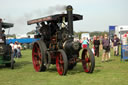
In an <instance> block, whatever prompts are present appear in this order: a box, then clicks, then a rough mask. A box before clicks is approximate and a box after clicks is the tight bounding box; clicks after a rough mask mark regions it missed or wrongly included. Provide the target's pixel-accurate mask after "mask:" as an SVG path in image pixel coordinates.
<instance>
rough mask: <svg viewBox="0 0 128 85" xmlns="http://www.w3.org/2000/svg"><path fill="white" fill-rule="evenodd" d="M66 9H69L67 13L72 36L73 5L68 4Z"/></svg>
mask: <svg viewBox="0 0 128 85" xmlns="http://www.w3.org/2000/svg"><path fill="white" fill-rule="evenodd" d="M66 10H67V15H68V30H69V33H70V35H71V36H72V35H73V16H72V10H73V8H72V6H71V5H68V6H67V8H66Z"/></svg>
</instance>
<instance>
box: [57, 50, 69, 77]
mask: <svg viewBox="0 0 128 85" xmlns="http://www.w3.org/2000/svg"><path fill="white" fill-rule="evenodd" d="M56 68H57V71H58V73H59V75H66V73H67V70H68V60H67V55H66V53H65V52H64V50H62V49H61V50H58V54H57V57H56Z"/></svg>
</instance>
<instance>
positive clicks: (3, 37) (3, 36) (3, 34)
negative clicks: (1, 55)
mask: <svg viewBox="0 0 128 85" xmlns="http://www.w3.org/2000/svg"><path fill="white" fill-rule="evenodd" d="M1 38H2V40H3V41H4V43H5V44H6V35H5V30H2V35H1Z"/></svg>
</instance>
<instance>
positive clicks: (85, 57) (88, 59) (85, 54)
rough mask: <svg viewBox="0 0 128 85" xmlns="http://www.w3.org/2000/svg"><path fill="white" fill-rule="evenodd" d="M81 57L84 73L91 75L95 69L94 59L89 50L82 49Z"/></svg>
mask: <svg viewBox="0 0 128 85" xmlns="http://www.w3.org/2000/svg"><path fill="white" fill-rule="evenodd" d="M81 57H82V65H83V69H84V71H85V72H87V73H93V70H94V68H95V58H94V55H93V53H92V51H91V49H90V48H87V49H83V51H82V56H81Z"/></svg>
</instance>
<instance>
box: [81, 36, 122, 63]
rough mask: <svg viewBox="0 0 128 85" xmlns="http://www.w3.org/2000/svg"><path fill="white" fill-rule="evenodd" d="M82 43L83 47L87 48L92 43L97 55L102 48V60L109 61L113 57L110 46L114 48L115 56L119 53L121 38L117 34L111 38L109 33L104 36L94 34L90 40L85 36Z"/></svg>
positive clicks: (94, 52) (93, 50)
mask: <svg viewBox="0 0 128 85" xmlns="http://www.w3.org/2000/svg"><path fill="white" fill-rule="evenodd" d="M81 43H82V48H86V47H88V46H89V44H91V47H92V52H93V54H94V55H95V56H97V57H99V56H100V52H101V50H102V60H101V61H102V62H104V61H109V59H110V57H111V54H110V48H113V53H114V56H118V55H119V44H120V40H119V38H118V37H117V35H116V34H115V35H114V37H113V39H111V40H110V39H109V36H108V35H107V34H104V36H100V37H99V36H93V40H89V39H88V38H86V37H84V38H83V40H82V42H81ZM111 43H112V44H111ZM99 51H100V52H99Z"/></svg>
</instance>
